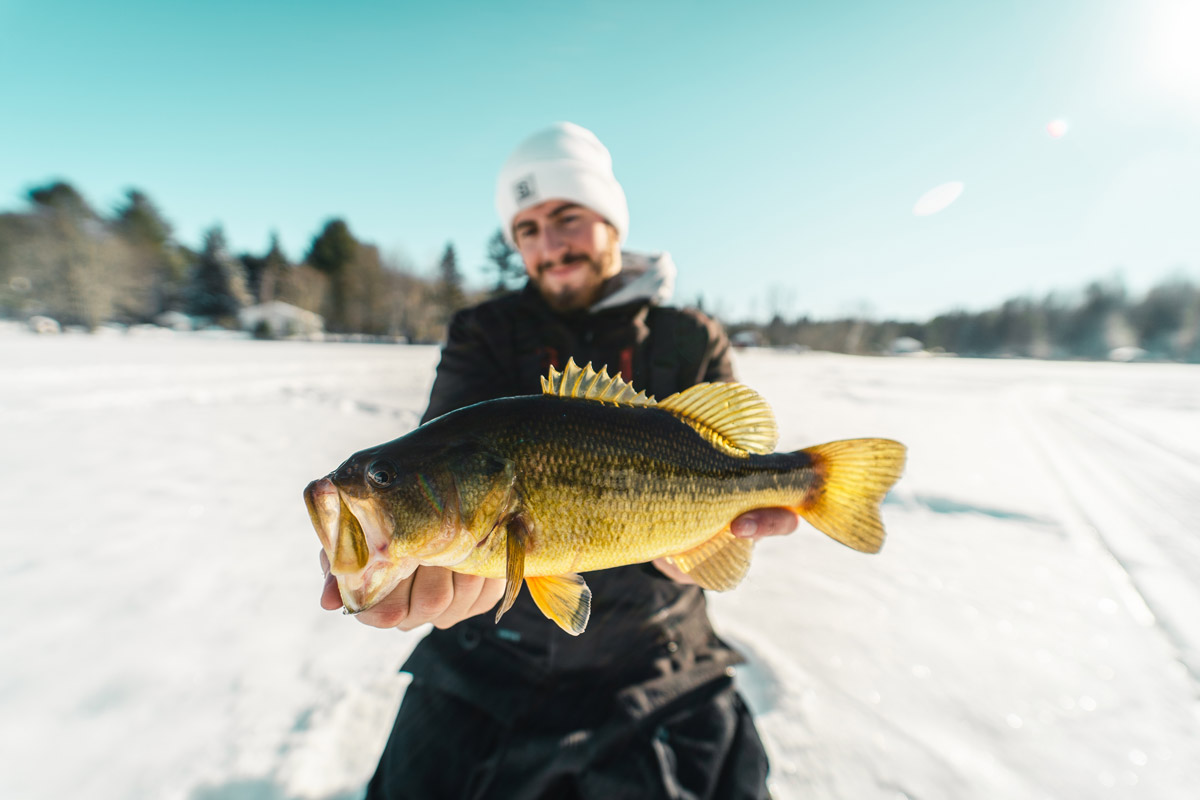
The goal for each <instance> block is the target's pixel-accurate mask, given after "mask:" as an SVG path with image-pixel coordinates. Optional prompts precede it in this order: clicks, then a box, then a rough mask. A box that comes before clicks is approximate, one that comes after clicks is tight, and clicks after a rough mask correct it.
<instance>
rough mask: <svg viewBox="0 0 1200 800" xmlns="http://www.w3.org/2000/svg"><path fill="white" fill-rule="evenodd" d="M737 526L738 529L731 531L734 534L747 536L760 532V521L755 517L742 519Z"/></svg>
mask: <svg viewBox="0 0 1200 800" xmlns="http://www.w3.org/2000/svg"><path fill="white" fill-rule="evenodd" d="M736 527H737V530H735V531H731V532H732V533H733V535H734V536H740V537H742V538H745V537H747V536H753V535H754V534H756V533H758V522H757V521H755V520H754V519H740V520H738V523H737V526H736Z"/></svg>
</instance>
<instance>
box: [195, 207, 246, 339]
mask: <svg viewBox="0 0 1200 800" xmlns="http://www.w3.org/2000/svg"><path fill="white" fill-rule="evenodd" d="M186 299H187V307H188V312H189V313H191V314H195V315H197V316H203V317H212V318H214V319H217V320H225V321H226V322H228V321H229V317H232V316H234V315H236V314H237V312H238V310H239V309H241V308H242V306H244V305H246V304H247V303H248V302H249V300H250V296H249V293H248V292H247V291H246V280H245V276H244V274H243V273H242V267H241V264H240V263H239V262H237V261H236V260H234V259H233V258H232V257H231V256H230V255H229V247H228V245H227V244H226V241H225V232H224V231H223V230H221V227H220V226H219V225H217V226H214V227H212V228H210V229H209V230H208V231H206V232H205V234H204V250H203V251H201V253H200V256H199V258H198V259H197V261H196V263H195V265H194V266H193V269H192V275H191V280H190V281H189V283H188V288H187V295H186Z"/></svg>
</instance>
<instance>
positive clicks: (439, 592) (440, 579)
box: [395, 567, 454, 631]
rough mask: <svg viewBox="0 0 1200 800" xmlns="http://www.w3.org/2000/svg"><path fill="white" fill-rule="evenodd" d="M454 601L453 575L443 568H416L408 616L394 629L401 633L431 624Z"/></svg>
mask: <svg viewBox="0 0 1200 800" xmlns="http://www.w3.org/2000/svg"><path fill="white" fill-rule="evenodd" d="M452 600H454V573H453V572H451V571H450V570H448V569H446V568H444V567H418V568H417V571H416V572H415V573H413V583H412V591H411V592H410V593H409V608H408V616H406V617H405V618H404V619H403V620H401V621H400V622H399V624H397V625H396V626H395V627H397V628H399V629H400V630H402V631H411V630H413V629H414V628H419V627H421V626H422V625H424V624H425V623H426V622H432V621H433V620H435V619H437V618H438V617H440V616H441V615H442V612H443V611H445V610H446V609H447V608H449V607H450V603H451V601H452Z"/></svg>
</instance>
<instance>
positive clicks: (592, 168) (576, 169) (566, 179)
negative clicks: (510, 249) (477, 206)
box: [496, 122, 629, 247]
mask: <svg viewBox="0 0 1200 800" xmlns="http://www.w3.org/2000/svg"><path fill="white" fill-rule="evenodd" d="M560 198H561V199H563V200H570V201H572V202H575V203H579V205H581V206H585V207H587V208H590V209H591V210H592V211H595V212H596V213H597V214H599V215H600V216H602V217H604V218H605V219H606V220H608V222H609V223H610V224H611V225H612V226H613V227H614V228H616V229H617V236H618V237H620V241H621V242H622V243H624V241H625V237H626V234H627V233H628V232H629V206H628V205H626V203H625V191H624V190H623V189H622V188H621V184H619V183H617V179H616V177H614V176H613V168H612V155H610V154H609V152H608V148H606V147H605V146H604V145H603V144H601V143H600V140H599V139H597V138H596V134H594V133H592V132H591V131H589V130H588V129H587V128H581V127H580V126H578V125H576V124H574V123H571V122H556V123H555V124H553V125H551V126H550V127H549V128H546V129H545V130H541V131H538V132H537V133H535V134H533V135H532V136H530V137H529V138H528V139H526V140H525V141H523V142H521V144H519V145H517V149H516V150H513V152H512V155H510V156H509V157H508V160H507V161H505V162H504V166H503V167H501V168H500V177H499V178H498V179H497V181H496V213H497V214H499V215H500V229H501V230H502V231H504V238H505V239H507V240H508V243H509V244H511V245H512V246H514V247H515V246H516V242H515V241H514V240H513V233H512V221H513V217H515V216H516V215H517V213H518V212H519V211H521V210H522V209H524V208H528V207H529V206H535V205H537V204H538V203H541V202H544V201H546V200H553V199H560Z"/></svg>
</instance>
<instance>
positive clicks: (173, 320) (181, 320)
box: [154, 311, 197, 331]
mask: <svg viewBox="0 0 1200 800" xmlns="http://www.w3.org/2000/svg"><path fill="white" fill-rule="evenodd" d="M154 321H155V322H156V323H157V324H159V325H161V326H162V327H164V328H170V329H171V330H173V331H190V330H193V329H194V328H196V327H197V325H196V321H195V320H194V319H192V318H191V317H189V316H188V315H187V314H185V313H183V312H182V311H164V312H163V313H161V314H159V315H158V316H157V317H155V318H154Z"/></svg>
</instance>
